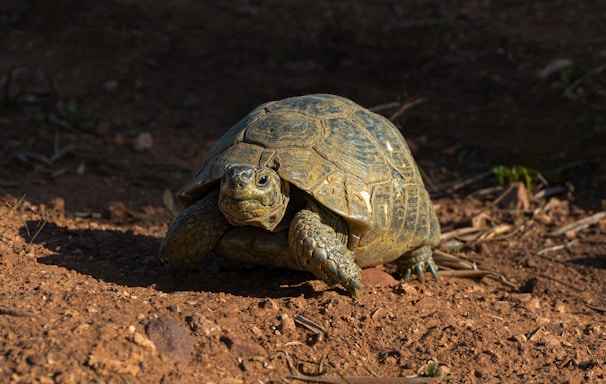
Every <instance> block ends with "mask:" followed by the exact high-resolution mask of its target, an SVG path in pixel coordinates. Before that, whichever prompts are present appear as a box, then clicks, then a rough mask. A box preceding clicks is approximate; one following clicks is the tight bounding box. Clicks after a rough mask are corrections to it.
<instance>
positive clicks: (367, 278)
mask: <svg viewBox="0 0 606 384" xmlns="http://www.w3.org/2000/svg"><path fill="white" fill-rule="evenodd" d="M399 283H400V282H399V281H398V280H396V279H394V277H393V276H391V275H390V274H389V273H387V272H385V271H383V270H381V269H378V268H367V269H363V270H362V284H364V285H366V286H369V287H394V286H396V285H398V284H399Z"/></svg>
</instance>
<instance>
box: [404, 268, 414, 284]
mask: <svg viewBox="0 0 606 384" xmlns="http://www.w3.org/2000/svg"><path fill="white" fill-rule="evenodd" d="M411 276H412V268H411V267H406V268H404V281H408V280H410V278H411Z"/></svg>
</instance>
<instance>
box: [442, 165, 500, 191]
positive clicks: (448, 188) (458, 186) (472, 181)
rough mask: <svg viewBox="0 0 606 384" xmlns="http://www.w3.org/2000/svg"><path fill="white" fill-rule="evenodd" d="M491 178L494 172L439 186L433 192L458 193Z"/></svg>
mask: <svg viewBox="0 0 606 384" xmlns="http://www.w3.org/2000/svg"><path fill="white" fill-rule="evenodd" d="M491 176H494V172H493V171H492V170H490V171H486V172H483V173H480V174H478V175H475V176H471V177H467V178H465V179H459V180H455V181H449V182H446V183H444V184H442V185H439V186H438V187H437V188H436V190H435V191H433V192H444V191H456V190H458V189H461V188H463V187H466V186H468V185H471V184H475V183H477V182H479V181H481V180H484V179H486V178H488V177H491ZM498 188H499V189H502V187H498Z"/></svg>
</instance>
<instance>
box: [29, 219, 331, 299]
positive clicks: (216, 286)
mask: <svg viewBox="0 0 606 384" xmlns="http://www.w3.org/2000/svg"><path fill="white" fill-rule="evenodd" d="M26 225H27V228H26V227H25V226H24V227H22V228H21V229H20V235H21V236H22V237H23V238H24V239H29V238H30V235H31V234H32V233H35V232H36V227H37V226H38V225H39V222H38V221H28V222H27V223H26ZM33 243H36V244H41V245H43V246H44V247H46V248H47V249H48V250H50V251H51V252H53V254H51V255H49V256H43V257H40V258H38V262H40V263H42V264H47V265H56V266H59V267H63V268H67V269H69V270H74V271H76V272H78V273H81V274H83V275H88V276H91V277H93V278H95V279H98V280H103V281H106V282H110V283H114V284H118V285H125V286H129V287H150V286H151V287H153V288H155V289H158V290H160V291H163V292H167V293H169V292H175V291H207V292H225V293H230V294H233V295H236V296H247V297H265V298H266V297H274V298H275V297H297V296H301V295H303V296H305V297H315V296H317V295H319V294H320V293H319V292H316V291H315V290H314V289H313V288H312V287H311V286H310V285H309V284H307V281H308V280H309V279H310V277H311V276H310V275H309V274H307V273H305V272H299V271H293V270H288V269H282V268H270V267H260V266H248V265H234V264H229V263H227V262H226V261H223V260H220V258H219V257H218V256H216V255H212V254H211V255H209V257H208V258H207V259H206V260H204V261H203V262H202V263H201V264H200V266H199V268H198V269H197V270H195V271H191V272H190V273H188V274H187V275H185V274H183V275H178V276H174V277H171V276H170V274H169V273H168V272H167V271H166V269H165V268H164V267H163V266H162V265H161V263H160V261H159V260H158V258H157V250H158V246H159V243H160V240H159V239H157V238H155V237H152V236H145V235H138V234H135V233H134V232H133V231H125V232H122V231H116V230H93V229H69V228H65V227H59V226H57V225H56V224H53V223H50V222H49V223H46V225H45V226H44V227H43V228H42V230H40V231H39V233H38V234H37V236H35V237H34V240H33Z"/></svg>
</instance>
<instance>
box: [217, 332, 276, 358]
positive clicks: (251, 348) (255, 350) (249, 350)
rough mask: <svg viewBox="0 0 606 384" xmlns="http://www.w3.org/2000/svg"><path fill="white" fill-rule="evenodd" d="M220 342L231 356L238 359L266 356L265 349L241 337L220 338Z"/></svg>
mask: <svg viewBox="0 0 606 384" xmlns="http://www.w3.org/2000/svg"><path fill="white" fill-rule="evenodd" d="M221 341H222V342H223V343H225V345H227V347H228V348H229V350H230V351H231V352H232V353H233V354H235V355H237V356H239V357H244V356H265V355H267V351H265V348H263V347H262V346H260V345H259V344H257V343H255V342H254V341H252V340H248V339H245V338H242V337H231V336H223V337H221Z"/></svg>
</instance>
